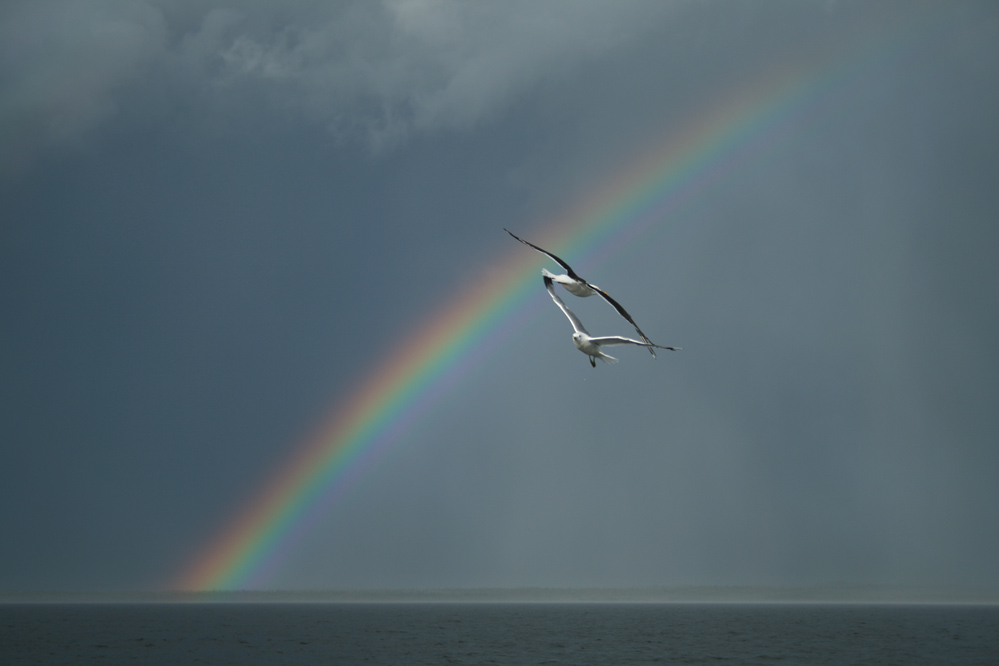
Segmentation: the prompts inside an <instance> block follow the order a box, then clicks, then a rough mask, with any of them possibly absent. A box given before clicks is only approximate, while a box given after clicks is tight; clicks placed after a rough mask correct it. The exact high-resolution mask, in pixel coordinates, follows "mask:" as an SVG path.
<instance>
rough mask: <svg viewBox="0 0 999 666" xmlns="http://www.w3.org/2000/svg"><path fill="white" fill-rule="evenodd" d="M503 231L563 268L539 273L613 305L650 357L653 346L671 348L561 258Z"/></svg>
mask: <svg viewBox="0 0 999 666" xmlns="http://www.w3.org/2000/svg"><path fill="white" fill-rule="evenodd" d="M503 231H505V232H507V233H508V234H510V235H511V236H513V237H514V238H516V239H517V240H519V241H520V242H521V243H523V244H524V245H527V246H528V247H533V248H534V249H535V250H537V251H538V252H540V253H541V254H544V255H547V256H548V257H550V258H551V259H552V260H553V261H554V262H555V263H556V264H558V265H559V266H561V267H562V268H564V269H565V275H555V274H553V273H549V272H548V271H547V270H546V269H544V268H542V269H541V274H542V275H544V276H545V277H546V278H549V279H551V280H554V281H555V282H558V283H559V284H560V285H562V286H563V287H565V288H566V291H568V292H569V293H570V294H573V295H574V296H582V297H584V298H585V297H586V296H592V295H594V294H598V295H599V296H600V297H601V298H603V299H604V300H605V301H607V302H608V303H610V305H611V307H613V308H614V309H615V310H617V313H618V314H619V315H621V316H622V317H624V318H625V319H627V320H628V323H629V324H631V325H632V326H634V327H635V330H636V331H638V335H639V336H640V337H641V338H642V340H644V341H645V346H646V347H647V348H648V350H649V353H650V354H652V358H655V356H656V350H655V349H653V347H659V349H672V347H660V346H659V345H657V344H653V342H652V340H649V337H648V336H647V335H645V333H643V332H642V329H640V328H638V324H636V323H635V320H634V319H632V318H631V315H630V314H628V313H627V311H626V310H625V309H624V308H623V307H621V304H620V303H618V302H617V301H615V300H614V299H613V298H611V296H610V294H608V293H607V292H606V291H604V290H603V289H601V288H600V287H598V286H597V285H595V284H592V283H590V282H587V281H586V280H584V279H583V278H581V277H579V276H578V275H576V272H575V271H574V270H572V268H571V267H570V266H569V264H567V263H565V262H564V261H562V260H561V259H559V258H558V257H556V256H555V255H554V254H552V253H551V252H549V251H548V250H542V249H541V248H540V247H538V246H537V245H535V244H534V243H528V242H527V241H526V240H524V239H523V238H521V237H520V236H517V235H516V234H514V233H513V232H512V231H510V230H509V229H506V228H504V229H503ZM552 296H554V294H552ZM557 302H558V303H559V304H560V306H561V307H562V309H563V310H564V311H565V312H566V314H567V315H570V313H569V311H568V310H567V309H566V307H565V305H564V304H562V302H561V301H557ZM569 319H570V320H572V319H573V317H572V316H571V315H570V316H569ZM578 321H579V320H578V319H577V320H576V322H578ZM574 325H575V324H574ZM580 328H582V326H580ZM608 358H610V357H608Z"/></svg>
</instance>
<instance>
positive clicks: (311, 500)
mask: <svg viewBox="0 0 999 666" xmlns="http://www.w3.org/2000/svg"><path fill="white" fill-rule="evenodd" d="M882 43H883V42H882ZM897 51H898V49H895V48H889V49H884V48H882V49H880V50H878V51H877V52H876V53H875V54H874V56H875V57H874V58H872V57H871V56H870V54H868V55H866V56H861V57H858V58H854V59H852V60H851V61H849V62H846V63H842V62H841V63H839V65H838V66H836V67H832V68H823V67H822V66H821V64H820V65H816V64H815V63H811V64H809V65H804V66H798V67H792V68H787V69H784V70H782V71H778V72H769V73H767V75H766V76H763V77H761V78H759V79H757V80H755V81H753V82H752V84H751V85H748V86H746V87H745V88H743V89H741V90H737V91H735V92H734V93H730V94H729V95H728V96H727V97H725V98H724V99H721V100H719V101H718V102H717V103H715V104H713V105H712V106H711V108H710V109H709V112H708V113H704V114H701V115H700V116H699V117H698V118H697V119H696V120H693V121H691V122H689V123H688V124H686V125H684V126H683V127H682V128H681V130H682V131H679V132H673V133H670V134H667V135H666V136H664V137H663V139H662V140H660V141H658V142H653V144H652V145H654V146H656V148H654V149H653V150H651V151H649V152H648V153H646V154H644V155H643V156H641V157H640V158H639V159H637V160H634V161H633V162H631V163H630V164H629V165H628V166H627V167H626V168H624V169H621V170H619V172H618V174H617V176H616V177H614V178H611V179H608V181H607V182H606V183H605V184H604V185H603V186H602V187H600V188H599V189H597V190H596V191H594V192H592V193H591V194H590V195H589V196H588V197H587V198H586V199H585V200H584V201H581V202H580V203H579V204H578V205H577V206H575V207H574V208H572V209H570V210H568V211H566V212H565V213H564V214H562V215H561V216H559V217H558V218H556V219H554V220H551V221H549V222H548V223H547V224H544V225H541V226H540V230H538V231H533V232H530V233H528V234H525V235H526V237H527V238H529V239H531V240H532V241H533V242H536V243H538V244H539V245H541V246H542V247H547V248H550V249H551V250H552V251H554V252H556V253H558V254H560V255H562V256H565V257H567V258H569V259H570V260H577V259H580V258H584V257H585V258H590V259H592V260H599V259H600V258H601V255H606V254H610V253H614V252H616V251H618V250H619V249H620V248H621V247H623V246H625V245H627V244H628V243H629V242H631V241H632V240H633V239H634V238H635V237H636V236H639V235H640V234H641V233H642V232H643V231H645V230H646V229H648V228H649V227H650V226H651V225H655V224H658V223H661V221H662V220H663V219H664V218H665V217H666V216H667V215H669V214H670V213H672V212H675V211H676V210H677V209H678V208H679V207H681V206H683V205H684V204H686V203H688V202H690V201H691V200H692V199H693V198H694V197H695V196H696V195H698V194H700V193H702V192H703V191H704V190H705V189H706V188H708V187H709V186H710V185H711V184H712V183H714V182H717V181H718V180H719V179H722V178H724V177H725V176H726V175H729V174H732V173H733V172H734V171H736V170H737V169H738V167H740V166H742V165H745V164H747V163H748V162H750V161H752V160H753V159H754V158H757V157H758V156H759V155H760V154H761V152H765V151H767V150H769V149H772V148H773V147H775V146H777V145H779V144H780V143H781V141H782V140H786V139H787V138H788V137H790V136H793V135H794V133H795V132H796V131H798V130H799V129H800V128H802V127H804V126H806V125H807V124H808V122H809V120H811V119H813V118H814V117H815V116H816V115H817V114H820V113H822V111H823V109H824V108H827V107H828V105H827V104H826V102H827V101H829V100H830V99H833V98H834V97H835V96H836V95H840V94H842V93H843V91H844V90H846V89H849V88H850V87H852V86H858V85H863V81H864V78H865V77H863V76H862V75H861V74H863V73H864V72H865V71H868V70H870V69H871V67H870V65H871V63H872V62H873V61H879V60H882V59H883V58H885V57H891V55H892V54H893V53H897ZM867 78H868V79H869V78H870V77H867ZM497 231H498V232H499V233H500V234H502V230H497ZM502 236H503V237H505V236H506V235H505V234H502ZM540 261H541V259H540V258H539V255H537V254H536V253H534V252H527V251H524V248H523V246H521V245H520V244H518V243H510V250H509V251H508V252H507V253H505V254H504V255H503V256H502V257H500V258H499V259H498V260H496V261H495V262H494V263H493V264H492V265H491V266H488V267H487V268H486V270H485V271H484V274H485V275H487V276H488V277H489V279H488V280H483V281H479V282H476V283H475V284H474V285H472V286H469V287H467V288H466V289H465V290H464V291H462V292H459V293H458V294H456V295H455V296H454V297H453V298H452V299H451V300H450V301H448V302H447V303H445V304H444V306H443V307H442V308H441V309H440V310H438V311H436V312H434V313H433V314H432V315H431V316H430V317H428V319H427V320H426V321H425V323H424V324H423V325H422V327H421V328H419V329H418V334H417V335H415V336H413V337H411V338H409V339H408V340H406V341H405V342H404V343H403V344H402V345H401V346H400V347H398V348H397V349H396V350H395V351H394V352H393V353H392V354H390V355H389V356H388V357H387V358H386V359H385V360H384V361H383V362H381V363H380V364H378V365H377V366H376V367H375V368H374V370H373V371H371V372H370V374H368V375H367V377H366V378H365V379H364V380H363V381H362V382H360V388H359V389H357V390H353V391H351V392H350V394H349V395H347V396H346V397H345V398H344V399H343V400H341V401H340V402H338V403H336V404H335V405H334V408H333V410H332V412H331V413H330V416H329V417H328V419H327V420H326V421H325V422H324V423H323V424H322V425H321V427H319V428H318V429H317V430H316V432H315V434H314V435H313V436H312V437H310V438H308V439H307V441H306V442H305V443H304V444H303V445H301V446H300V447H298V448H297V450H296V452H295V453H294V455H293V457H292V458H291V459H290V460H289V461H288V462H287V464H286V465H285V466H284V467H283V468H282V469H280V470H279V471H278V472H277V474H275V475H274V476H273V477H272V478H271V479H270V480H269V481H268V482H267V483H266V485H265V486H264V488H263V489H261V490H260V491H258V492H257V493H256V494H255V495H254V496H253V499H252V501H251V502H250V503H249V504H248V505H246V506H245V507H244V508H243V510H242V511H241V512H240V513H239V515H238V516H237V518H236V519H235V520H234V521H233V522H232V523H231V524H230V525H229V526H228V528H226V529H225V530H224V531H223V532H222V533H221V534H220V535H219V536H218V537H217V538H216V539H215V540H214V541H213V542H212V543H210V544H209V547H208V548H207V549H206V550H204V552H202V553H200V554H199V555H198V557H197V558H195V559H194V561H193V562H192V563H191V564H190V566H188V567H187V568H186V569H185V570H184V571H183V572H182V573H181V575H180V576H179V578H178V579H177V580H176V581H174V582H173V584H172V585H170V587H171V588H172V589H177V590H190V591H205V590H215V591H223V590H231V589H250V588H253V587H254V586H259V585H262V584H264V583H265V582H266V581H267V580H268V578H269V576H270V575H271V574H272V573H273V572H274V571H275V570H276V569H277V568H278V567H279V566H280V564H281V563H282V562H283V561H284V559H285V557H286V555H287V554H288V553H289V552H291V551H292V550H293V549H294V547H295V546H296V545H297V544H298V543H300V541H301V539H302V538H303V537H304V536H305V535H306V534H308V533H309V531H310V529H311V528H312V527H313V526H314V525H315V524H316V523H317V521H319V520H320V519H321V518H322V517H323V515H324V514H325V512H326V511H327V510H328V509H329V507H330V506H332V505H333V504H334V503H335V501H336V500H337V498H338V497H340V496H342V494H343V493H344V492H345V490H346V489H347V488H349V487H350V485H351V483H352V481H354V480H355V479H357V478H358V476H359V475H361V474H362V473H363V472H364V471H365V470H366V469H368V468H370V467H371V466H372V465H373V464H374V463H375V462H376V461H377V460H378V459H379V458H380V457H381V456H383V455H384V454H385V452H386V451H387V449H388V448H389V447H391V446H392V445H393V444H394V443H397V442H399V441H400V440H401V439H403V438H404V437H405V434H406V432H407V429H408V428H409V427H410V426H411V425H413V424H414V423H415V422H417V421H418V419H419V418H420V417H421V416H422V415H423V414H425V413H426V410H427V409H428V407H429V406H431V405H433V404H435V403H436V402H438V401H439V400H441V399H442V397H443V396H444V395H445V394H446V393H447V392H448V391H449V390H450V389H452V388H453V387H454V386H455V385H456V384H457V383H458V382H459V381H460V380H461V378H462V377H463V376H464V374H465V373H466V372H467V371H468V369H469V368H471V367H474V366H475V365H476V364H477V363H478V362H480V361H481V360H482V359H483V358H484V357H485V356H486V355H487V354H488V352H489V351H490V350H492V349H494V348H495V347H496V346H497V345H498V344H499V343H500V341H501V340H502V339H503V338H504V337H505V336H508V335H509V332H510V331H511V330H512V329H515V328H516V327H518V326H519V325H521V324H522V322H523V320H524V319H525V317H526V316H527V314H526V313H527V311H528V310H529V308H528V307H527V305H526V304H527V303H528V298H529V295H530V294H534V293H536V291H537V287H538V281H537V265H538V263H539V262H540Z"/></svg>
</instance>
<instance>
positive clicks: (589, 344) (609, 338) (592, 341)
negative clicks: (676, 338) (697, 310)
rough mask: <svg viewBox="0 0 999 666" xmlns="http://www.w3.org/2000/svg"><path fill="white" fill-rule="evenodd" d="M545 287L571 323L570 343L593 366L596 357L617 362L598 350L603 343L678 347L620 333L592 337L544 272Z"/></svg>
mask: <svg viewBox="0 0 999 666" xmlns="http://www.w3.org/2000/svg"><path fill="white" fill-rule="evenodd" d="M544 281H545V289H547V290H548V293H549V294H550V295H551V297H552V300H553V301H555V305H557V306H559V308H560V309H561V310H562V312H563V313H565V316H566V317H568V318H569V322H570V323H571V324H572V328H573V331H574V332H573V334H572V343H573V344H574V345H576V349H578V350H579V351H581V352H583V353H584V354H586V355H587V356H588V357H589V358H590V365H592V366H593V367H594V368H595V367H597V361H596V359H598V358H599V359H600V360H601V361H603V362H604V363H617V359H616V358H614V357H613V356H608V355H607V354H605V353H603V352H602V351H600V347H601V346H603V345H638V346H639V347H658V348H659V349H669V350H670V351H676V350H677V349H679V347H663V346H662V345H656V344H653V343H651V342H642V341H640V340H632V339H631V338H625V337H622V336H620V335H604V336H600V337H598V338H595V337H592V336H591V335H590V334H589V333H587V332H586V329H585V328H583V322H581V321H579V317H577V316H576V315H575V314H573V312H572V310H570V309H569V308H567V307H566V305H565V303H563V302H562V299H561V298H559V297H558V294H556V293H555V285H554V284H553V280H552V277H551V274H550V273H547V272H546V273H545V274H544Z"/></svg>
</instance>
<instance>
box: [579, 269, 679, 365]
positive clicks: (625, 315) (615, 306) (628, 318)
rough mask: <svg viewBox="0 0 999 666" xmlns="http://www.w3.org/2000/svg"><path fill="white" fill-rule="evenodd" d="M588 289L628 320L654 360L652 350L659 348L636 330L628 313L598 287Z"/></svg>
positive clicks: (636, 326) (633, 321)
mask: <svg viewBox="0 0 999 666" xmlns="http://www.w3.org/2000/svg"><path fill="white" fill-rule="evenodd" d="M587 284H590V283H589V282H587ZM590 288H591V289H593V290H594V291H595V292H597V293H598V294H600V298H602V299H604V300H605V301H607V302H608V303H609V304H610V306H611V307H612V308H614V309H615V310H617V313H618V314H619V315H621V316H622V317H624V318H625V319H626V320H628V323H629V324H631V325H632V326H634V327H635V331H637V332H638V336H639V337H640V338H642V340H644V341H645V342H646V345H647V346H648V348H649V352H650V353H651V354H652V356H653V358H655V355H656V352H655V350H654V349H653V347H659V345H657V344H653V342H652V340H649V337H648V336H647V335H645V333H643V332H642V329H640V328H638V324H636V323H635V320H634V319H632V318H631V315H630V314H628V312H627V311H626V310H625V309H624V308H623V307H621V304H620V303H618V302H617V301H615V300H614V299H613V298H611V295H610V294H608V293H607V292H606V291H604V290H603V289H601V288H600V287H597V286H595V285H592V284H590ZM659 348H660V349H669V347H659Z"/></svg>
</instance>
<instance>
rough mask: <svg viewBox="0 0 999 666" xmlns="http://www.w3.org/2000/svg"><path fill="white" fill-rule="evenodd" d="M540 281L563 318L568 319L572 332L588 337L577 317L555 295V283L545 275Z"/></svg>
mask: <svg viewBox="0 0 999 666" xmlns="http://www.w3.org/2000/svg"><path fill="white" fill-rule="evenodd" d="M542 279H544V281H545V289H547V290H548V294H549V295H550V296H551V297H552V300H553V301H555V305H557V306H558V307H559V309H561V310H562V312H563V313H564V314H565V316H566V317H568V318H569V322H570V323H571V324H572V328H573V330H575V331H576V333H586V334H587V335H589V333H588V332H587V330H586V329H585V328H583V322H581V321H579V317H577V316H576V315H575V314H574V313H573V311H572V310H570V309H569V308H568V307H566V305H565V303H563V302H562V299H561V298H559V297H558V294H556V293H555V283H554V282H552V279H551V278H550V277H548V276H547V275H543V276H542Z"/></svg>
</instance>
